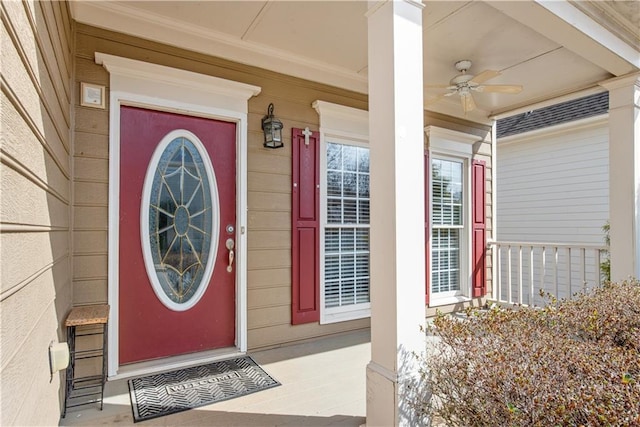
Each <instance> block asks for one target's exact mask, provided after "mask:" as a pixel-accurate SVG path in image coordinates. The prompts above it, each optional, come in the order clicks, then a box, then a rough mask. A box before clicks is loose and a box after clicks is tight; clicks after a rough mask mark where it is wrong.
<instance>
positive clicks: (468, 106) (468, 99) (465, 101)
mask: <svg viewBox="0 0 640 427" xmlns="http://www.w3.org/2000/svg"><path fill="white" fill-rule="evenodd" d="M460 102H461V103H462V109H463V110H464V112H465V114H466V113H468V112H469V111H473V110H475V108H476V103H475V101H474V100H473V97H472V96H471V94H467V95H463V96H461V97H460Z"/></svg>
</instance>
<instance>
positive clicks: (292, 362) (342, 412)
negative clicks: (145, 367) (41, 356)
mask: <svg viewBox="0 0 640 427" xmlns="http://www.w3.org/2000/svg"><path fill="white" fill-rule="evenodd" d="M249 355H250V356H252V357H253V358H254V360H255V361H256V362H257V363H258V364H259V365H260V366H261V367H262V368H263V369H264V370H265V371H267V372H268V373H269V374H271V375H272V376H273V377H274V378H275V379H277V380H278V381H280V383H281V384H282V385H281V386H279V387H275V388H272V389H269V390H264V391H261V392H258V393H254V394H250V395H248V396H243V397H239V398H236V399H232V400H228V401H225V402H219V403H215V404H212V405H209V406H204V407H201V408H196V409H191V410H189V411H185V412H181V413H178V414H172V415H168V416H166V417H160V418H156V419H153V420H148V421H143V422H140V423H137V424H136V425H140V426H142V425H153V426H225V427H227V426H247V427H250V426H360V425H362V424H364V423H365V414H366V379H365V374H366V366H367V363H369V361H370V360H371V344H370V333H369V330H361V331H355V332H350V333H346V334H341V335H338V336H332V337H327V338H320V339H317V340H314V341H310V342H306V343H302V344H294V345H289V346H283V347H279V348H275V349H271V350H264V351H258V352H249ZM132 424H133V416H132V411H131V401H130V399H129V391H128V387H127V380H116V381H109V382H107V384H106V387H105V399H104V409H103V410H102V411H100V409H99V406H98V405H87V406H84V407H78V408H71V409H69V410H68V411H67V416H66V418H64V419H61V420H60V424H59V425H60V426H95V425H121V426H123V425H132Z"/></svg>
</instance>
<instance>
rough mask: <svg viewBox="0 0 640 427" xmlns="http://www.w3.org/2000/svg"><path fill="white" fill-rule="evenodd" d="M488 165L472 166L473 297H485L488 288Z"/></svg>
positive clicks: (479, 163)
mask: <svg viewBox="0 0 640 427" xmlns="http://www.w3.org/2000/svg"><path fill="white" fill-rule="evenodd" d="M485 179H486V164H485V162H483V161H479V160H474V161H473V166H472V178H471V187H472V198H473V200H472V204H473V205H472V208H473V218H472V224H471V227H472V233H473V237H472V240H473V242H472V245H473V254H472V256H473V276H472V283H473V296H474V297H483V296H484V294H485V287H486V271H487V249H486V248H487V227H486V222H487V218H486V214H485V209H486V194H487V193H486V190H485Z"/></svg>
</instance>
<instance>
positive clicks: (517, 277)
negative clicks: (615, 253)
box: [489, 242, 607, 306]
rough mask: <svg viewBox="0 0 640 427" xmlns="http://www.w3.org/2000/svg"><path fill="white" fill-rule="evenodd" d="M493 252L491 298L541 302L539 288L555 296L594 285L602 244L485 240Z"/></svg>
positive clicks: (599, 274)
mask: <svg viewBox="0 0 640 427" xmlns="http://www.w3.org/2000/svg"><path fill="white" fill-rule="evenodd" d="M489 247H492V248H493V250H494V253H495V254H496V258H495V262H496V265H495V266H494V278H495V280H494V286H493V299H494V300H495V301H497V302H501V303H507V304H522V305H536V306H540V305H543V304H544V299H543V298H542V297H541V296H540V290H541V289H542V290H543V291H544V292H549V293H551V294H553V295H555V296H556V297H557V298H558V299H561V298H571V296H572V295H573V294H575V293H576V292H578V291H580V290H583V289H585V288H586V289H588V288H592V287H594V286H597V285H599V284H600V282H601V281H602V271H601V269H600V263H601V261H602V259H603V256H602V253H603V251H606V250H607V247H606V246H604V245H601V246H600V245H581V244H563V243H538V242H489Z"/></svg>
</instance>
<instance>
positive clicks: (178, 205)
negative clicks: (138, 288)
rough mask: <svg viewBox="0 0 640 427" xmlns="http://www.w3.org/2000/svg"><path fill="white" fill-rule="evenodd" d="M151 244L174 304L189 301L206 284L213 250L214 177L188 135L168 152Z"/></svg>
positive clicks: (155, 196) (159, 176)
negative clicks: (212, 181) (208, 171)
mask: <svg viewBox="0 0 640 427" xmlns="http://www.w3.org/2000/svg"><path fill="white" fill-rule="evenodd" d="M148 209H149V224H148V230H149V245H150V250H151V257H152V259H153V265H154V267H155V272H156V275H157V279H158V281H159V284H160V287H161V288H162V291H163V292H164V293H165V294H166V296H167V297H168V298H169V300H171V301H173V302H174V303H177V304H182V303H186V302H188V301H189V300H190V299H191V298H192V297H193V296H194V294H196V292H197V291H198V289H199V287H201V286H206V284H204V283H202V282H203V276H204V272H205V270H206V266H207V260H208V259H209V252H210V251H211V239H212V236H211V235H212V224H213V221H212V215H213V214H214V212H212V200H211V188H210V177H209V176H208V174H207V170H206V168H205V166H204V161H203V159H202V156H201V154H200V152H199V151H198V149H197V148H196V146H195V145H194V143H193V142H192V141H190V140H189V139H188V138H186V137H178V138H175V139H173V140H172V141H171V142H170V143H169V144H168V145H167V147H166V148H165V149H164V151H163V152H162V154H161V156H160V160H159V162H158V165H157V167H156V170H155V173H154V175H153V183H152V186H151V193H150V200H149V208H148Z"/></svg>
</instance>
